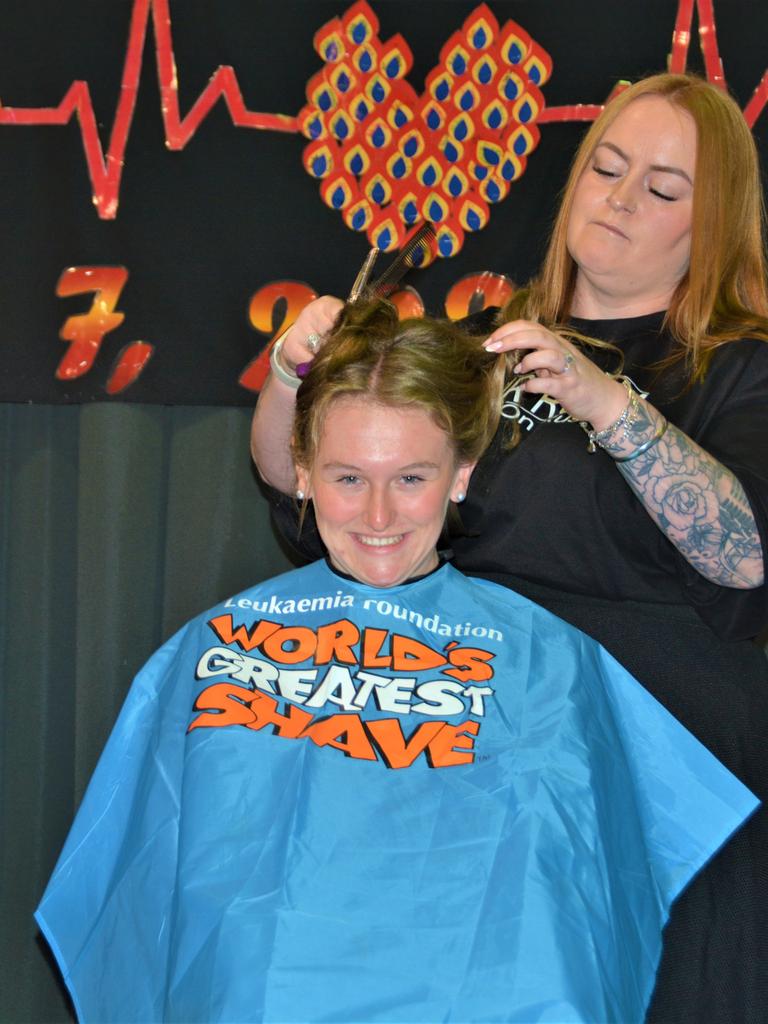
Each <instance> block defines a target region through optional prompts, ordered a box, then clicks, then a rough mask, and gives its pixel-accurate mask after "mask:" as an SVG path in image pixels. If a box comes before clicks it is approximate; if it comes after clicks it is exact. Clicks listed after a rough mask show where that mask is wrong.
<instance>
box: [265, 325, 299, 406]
mask: <svg viewBox="0 0 768 1024" xmlns="http://www.w3.org/2000/svg"><path fill="white" fill-rule="evenodd" d="M288 331H290V327H289V328H288ZM288 331H283V333H282V334H281V335H280V337H279V338H278V339H277V341H276V342H275V344H274V345H273V346H272V349H271V351H270V353H269V368H270V369H271V371H272V373H273V374H274V375H275V376H276V377H277V379H278V380H281V381H282V382H283V384H287V385H288V387H289V388H293V390H294V391H296V390H297V389H298V387H299V385H300V384H301V380H300V378H299V377H298V375H297V374H295V373H293V371H292V370H286V368H285V367H284V366H283V364H282V363H281V362H280V353H281V352H282V350H283V342H284V341H285V339H286V337H287V336H288Z"/></svg>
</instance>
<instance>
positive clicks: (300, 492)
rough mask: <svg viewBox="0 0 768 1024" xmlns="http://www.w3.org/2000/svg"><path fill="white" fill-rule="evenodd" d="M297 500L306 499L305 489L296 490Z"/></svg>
mask: <svg viewBox="0 0 768 1024" xmlns="http://www.w3.org/2000/svg"><path fill="white" fill-rule="evenodd" d="M296 501H304V491H302V490H301V489H299V490H298V491H296Z"/></svg>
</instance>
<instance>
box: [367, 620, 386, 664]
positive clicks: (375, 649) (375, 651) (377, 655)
mask: <svg viewBox="0 0 768 1024" xmlns="http://www.w3.org/2000/svg"><path fill="white" fill-rule="evenodd" d="M387 632H388V631H387V630H386V629H374V628H373V627H370V628H368V629H365V630H363V658H362V662H361V664H362V666H363V668H388V667H389V666H390V665H391V664H392V655H391V654H381V648H382V647H383V646H384V641H385V640H386V639H387Z"/></svg>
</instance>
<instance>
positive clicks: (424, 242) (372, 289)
mask: <svg viewBox="0 0 768 1024" xmlns="http://www.w3.org/2000/svg"><path fill="white" fill-rule="evenodd" d="M435 237H436V235H435V229H434V227H433V226H432V224H431V223H430V222H429V221H425V222H424V223H423V224H422V225H421V227H420V228H419V230H418V231H416V232H415V233H414V234H413V235H412V236H411V238H410V239H409V240H408V242H407V243H406V244H405V245H404V246H403V248H402V249H401V250H400V253H399V254H398V255H397V256H396V257H395V259H394V260H393V261H392V262H391V263H390V265H389V266H388V267H387V269H386V270H385V271H384V273H383V274H382V275H381V277H379V278H377V279H376V280H375V281H374V282H373V284H372V285H370V286H369V285H368V282H369V281H370V278H371V274H372V273H373V266H374V264H375V262H376V260H377V258H378V256H379V254H380V252H381V250H380V249H377V248H376V247H375V246H374V247H373V248H372V249H371V250H369V252H368V255H367V256H366V257H365V260H364V262H363V265H362V267H361V268H360V272H359V273H358V275H357V277H356V278H355V283H354V284H353V285H352V291H351V292H350V293H349V298H348V299H347V302H355V301H357V299H359V298H360V296H361V295H362V294H363V293H364V292H367V293H368V294H370V295H373V296H374V297H376V298H380V299H385V298H386V297H387V296H388V295H391V294H392V292H393V291H394V290H395V287H396V286H397V284H398V283H399V282H400V280H401V279H402V278H403V277H404V275H405V274H406V273H407V272H408V271H409V270H410V269H411V268H412V267H419V266H421V264H422V263H423V262H424V260H425V258H426V257H427V256H429V255H430V253H431V251H432V243H433V241H434V240H435Z"/></svg>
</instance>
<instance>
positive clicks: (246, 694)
mask: <svg viewBox="0 0 768 1024" xmlns="http://www.w3.org/2000/svg"><path fill="white" fill-rule="evenodd" d="M253 697H254V693H253V690H246V689H245V688H244V687H242V686H237V685H236V684H235V683H214V684H213V685H212V686H208V687H206V688H205V689H204V690H203V692H202V693H201V694H200V695H199V697H198V698H197V700H196V701H195V711H202V712H203V713H202V714H201V715H198V716H197V718H195V719H194V720H193V721H192V722H191V723H190V726H189V728H188V729H187V732H192V730H193V729H197V728H199V727H202V726H220V725H249V724H250V723H251V722H252V721H253V718H254V715H253V712H252V711H251V709H250V708H249V707H248V705H249V703H250V701H251V700H252V698H253ZM273 703H274V702H273ZM214 708H215V709H216V711H215V713H210V714H209V713H207V712H208V710H209V709H210V710H211V712H213V709H214Z"/></svg>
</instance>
